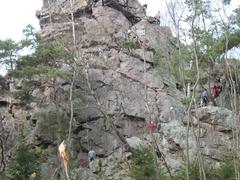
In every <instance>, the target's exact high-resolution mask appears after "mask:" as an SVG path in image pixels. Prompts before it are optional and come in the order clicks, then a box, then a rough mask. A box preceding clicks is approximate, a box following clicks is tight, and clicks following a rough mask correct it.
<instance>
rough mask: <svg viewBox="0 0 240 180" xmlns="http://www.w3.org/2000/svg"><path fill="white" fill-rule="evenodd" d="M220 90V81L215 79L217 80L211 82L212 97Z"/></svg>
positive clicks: (216, 95) (218, 93)
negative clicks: (213, 82)
mask: <svg viewBox="0 0 240 180" xmlns="http://www.w3.org/2000/svg"><path fill="white" fill-rule="evenodd" d="M221 92H222V83H221V82H220V80H217V82H216V83H215V84H213V87H212V97H213V98H217V97H218V96H219V95H220V93H221Z"/></svg>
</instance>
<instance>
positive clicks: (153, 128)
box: [147, 121, 157, 133]
mask: <svg viewBox="0 0 240 180" xmlns="http://www.w3.org/2000/svg"><path fill="white" fill-rule="evenodd" d="M156 128H157V126H156V124H155V123H154V122H153V121H151V122H150V123H149V124H148V125H147V129H149V131H150V132H151V133H152V132H153V131H154V130H155V129H156Z"/></svg>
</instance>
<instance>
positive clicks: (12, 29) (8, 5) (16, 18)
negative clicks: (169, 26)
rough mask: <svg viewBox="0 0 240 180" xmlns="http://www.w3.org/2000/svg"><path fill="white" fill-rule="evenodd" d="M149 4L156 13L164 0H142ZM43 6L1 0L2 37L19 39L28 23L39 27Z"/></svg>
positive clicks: (21, 0) (36, 1) (31, 0)
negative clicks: (40, 12) (37, 13)
mask: <svg viewBox="0 0 240 180" xmlns="http://www.w3.org/2000/svg"><path fill="white" fill-rule="evenodd" d="M140 2H141V3H142V4H145V3H147V4H148V11H147V12H148V13H150V14H152V15H154V14H156V12H157V11H158V9H160V8H161V4H162V3H163V1H162V0H140ZM41 7H42V0H1V2H0V23H1V28H0V39H6V38H12V39H14V40H19V39H20V38H21V36H22V30H23V28H24V27H25V26H26V25H27V24H32V25H33V26H34V27H35V28H37V29H38V28H39V25H38V19H37V18H36V17H35V12H36V10H40V9H41Z"/></svg>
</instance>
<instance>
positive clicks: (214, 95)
mask: <svg viewBox="0 0 240 180" xmlns="http://www.w3.org/2000/svg"><path fill="white" fill-rule="evenodd" d="M216 96H217V85H216V84H214V85H213V87H212V97H213V98H215V97H216Z"/></svg>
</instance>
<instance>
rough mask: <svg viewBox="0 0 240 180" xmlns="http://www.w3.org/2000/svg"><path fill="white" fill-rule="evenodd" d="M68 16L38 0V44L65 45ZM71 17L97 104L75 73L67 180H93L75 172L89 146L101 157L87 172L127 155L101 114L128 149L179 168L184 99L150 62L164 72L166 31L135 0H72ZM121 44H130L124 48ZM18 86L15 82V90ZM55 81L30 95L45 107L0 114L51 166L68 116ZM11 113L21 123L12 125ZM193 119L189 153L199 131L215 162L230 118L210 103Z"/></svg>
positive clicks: (53, 1)
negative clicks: (77, 100) (156, 153)
mask: <svg viewBox="0 0 240 180" xmlns="http://www.w3.org/2000/svg"><path fill="white" fill-rule="evenodd" d="M70 12H71V8H70V5H69V1H66V0H44V2H43V8H42V10H41V11H39V12H38V13H37V17H38V18H39V20H40V25H41V28H42V29H41V33H40V34H41V36H42V37H43V39H45V40H46V41H53V40H58V39H59V38H61V39H63V40H67V41H68V42H69V44H68V45H69V46H71V45H72V43H70V42H71V41H72V37H71V22H70V20H69V17H70ZM73 13H74V22H75V29H76V44H77V49H78V51H79V54H81V58H82V59H84V61H86V62H87V63H88V64H89V69H88V76H89V83H90V86H91V88H92V90H93V91H94V93H95V95H96V97H97V99H98V101H99V104H98V102H97V101H96V98H95V97H94V96H93V94H92V93H91V92H90V91H89V87H88V85H87V82H86V76H85V75H84V74H81V73H79V76H77V77H76V81H75V88H76V89H77V90H78V92H80V93H81V95H82V96H84V101H83V102H82V103H81V104H80V105H79V106H75V111H74V124H73V131H72V137H71V147H70V149H71V157H72V158H73V159H75V160H76V163H77V165H78V167H77V168H76V169H74V170H73V171H72V177H73V179H96V178H97V177H96V175H95V174H93V173H92V172H91V171H90V170H86V169H83V168H79V166H80V165H81V166H83V167H88V165H89V162H88V158H87V152H88V150H89V148H91V147H92V148H94V149H95V151H96V154H97V158H99V159H100V160H97V162H94V163H92V164H91V165H90V167H91V169H92V171H93V172H94V173H99V172H100V171H101V173H100V174H104V175H105V176H109V177H112V175H113V173H114V172H116V171H115V170H116V169H117V168H119V166H120V165H124V163H125V162H126V161H128V159H129V158H130V157H131V154H129V152H125V149H124V146H123V144H122V143H121V141H120V140H119V138H118V137H117V136H116V134H114V133H113V131H111V129H110V130H109V129H106V128H105V125H106V124H105V120H106V117H105V116H106V115H107V116H108V117H110V118H111V121H113V123H114V125H115V127H116V129H117V130H118V132H119V133H120V134H121V135H122V136H123V137H124V138H126V140H127V142H128V144H129V145H130V146H131V147H133V148H136V147H138V146H139V145H141V146H151V144H153V143H154V142H155V141H156V142H157V145H158V147H159V149H160V150H161V152H162V153H163V155H164V156H165V159H166V162H167V164H168V165H169V167H171V168H172V169H173V171H174V170H176V169H178V168H179V167H180V166H181V163H182V161H183V158H184V154H186V148H185V147H186V131H187V130H186V124H187V120H188V118H187V117H186V114H185V107H184V106H183V104H182V103H181V99H182V98H183V97H184V94H183V93H182V92H180V91H178V90H177V88H176V81H175V79H174V77H173V76H172V75H171V74H170V72H169V71H168V70H167V69H165V71H164V73H159V70H158V69H157V68H156V62H155V60H154V57H155V55H156V53H157V52H160V55H161V57H160V58H161V60H162V61H163V62H164V64H165V66H164V67H159V68H162V69H164V68H166V67H168V68H169V66H170V64H171V62H170V57H171V56H170V55H171V53H172V51H173V50H174V48H175V44H176V39H175V38H174V37H173V36H172V33H171V30H170V29H169V28H168V27H161V26H157V25H154V24H150V23H149V22H148V21H147V19H146V17H145V12H144V10H143V8H142V6H141V5H140V4H139V2H138V1H137V0H130V1H129V4H126V3H125V1H123V0H105V1H104V6H102V1H101V0H95V1H93V0H76V1H75V4H74V9H73ZM126 42H128V43H129V42H130V43H132V44H134V46H133V47H131V48H129V47H125V46H124V44H126ZM81 71H82V70H81V69H79V72H81ZM161 72H162V71H161ZM18 82H20V81H17V80H15V82H14V83H15V87H16V85H17V84H18ZM56 82H57V84H56V87H55V88H54V87H52V86H50V85H45V87H44V88H41V89H35V90H34V91H33V92H32V96H34V97H36V98H38V99H41V102H42V104H43V105H44V107H47V108H45V109H42V108H40V107H39V106H38V105H37V104H34V103H31V104H29V105H28V106H29V108H28V109H26V110H22V111H19V110H18V109H17V107H18V108H19V105H18V104H17V103H16V104H15V105H14V108H12V109H11V110H12V112H11V113H3V114H5V115H4V118H3V119H4V122H6V124H10V122H11V121H13V123H17V122H18V123H23V124H25V125H26V126H27V127H28V128H29V129H30V133H29V138H28V139H29V142H30V143H33V144H36V145H39V146H41V147H43V148H45V150H46V152H48V153H49V154H51V157H54V155H55V160H53V161H52V166H57V164H58V162H57V160H56V158H57V155H56V150H57V145H58V144H59V143H60V142H61V141H62V140H63V139H65V138H66V137H67V131H68V119H69V114H68V113H67V112H68V107H69V104H68V101H67V98H66V97H65V96H64V94H66V93H68V91H69V83H68V82H63V81H62V80H61V79H59V80H57V81H56ZM19 89H21V87H19ZM56 89H57V90H56ZM53 97H55V99H54V101H53ZM3 101H4V100H2V101H1V100H0V105H1V104H2V106H1V107H0V109H1V110H6V109H8V110H9V108H10V107H9V106H8V104H9V102H8V101H4V102H3ZM1 102H3V103H1ZM58 103H59V104H61V106H59V104H58ZM5 104H6V105H5ZM99 105H100V106H101V109H99V107H98V106H99ZM5 112H6V111H5ZM102 112H104V113H102ZM197 115H198V116H197ZM16 116H18V117H21V120H22V121H23V122H19V121H17V119H18V118H17V117H16ZM193 117H194V118H193V122H192V124H191V130H190V136H189V144H190V155H192V156H193V155H194V154H196V147H197V144H196V134H198V133H199V134H200V150H201V152H202V154H203V155H205V156H207V157H208V158H209V159H211V160H212V159H215V160H216V159H219V158H220V157H219V156H220V152H221V150H220V149H221V148H222V147H223V148H226V149H231V141H230V139H231V132H232V130H233V129H234V127H235V120H236V116H235V115H234V113H232V112H231V111H229V110H227V109H223V108H218V107H210V106H209V107H204V108H200V109H198V112H193ZM198 119H199V122H198ZM150 121H153V122H154V123H155V124H157V126H158V128H157V129H156V130H155V131H154V132H153V133H150V132H149V131H148V129H147V128H146V127H147V124H148V123H149V122H150ZM198 124H200V129H199V130H200V132H198ZM53 159H54V158H53ZM48 163H50V162H46V163H45V164H43V167H42V169H44V168H45V169H47V168H46V167H48ZM53 171H54V170H53ZM53 171H52V170H51V169H48V171H47V170H46V171H45V172H44V173H49V174H45V175H44V177H49V176H50V174H51V173H53ZM83 174H85V175H84V176H83ZM103 179H104V178H103Z"/></svg>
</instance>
